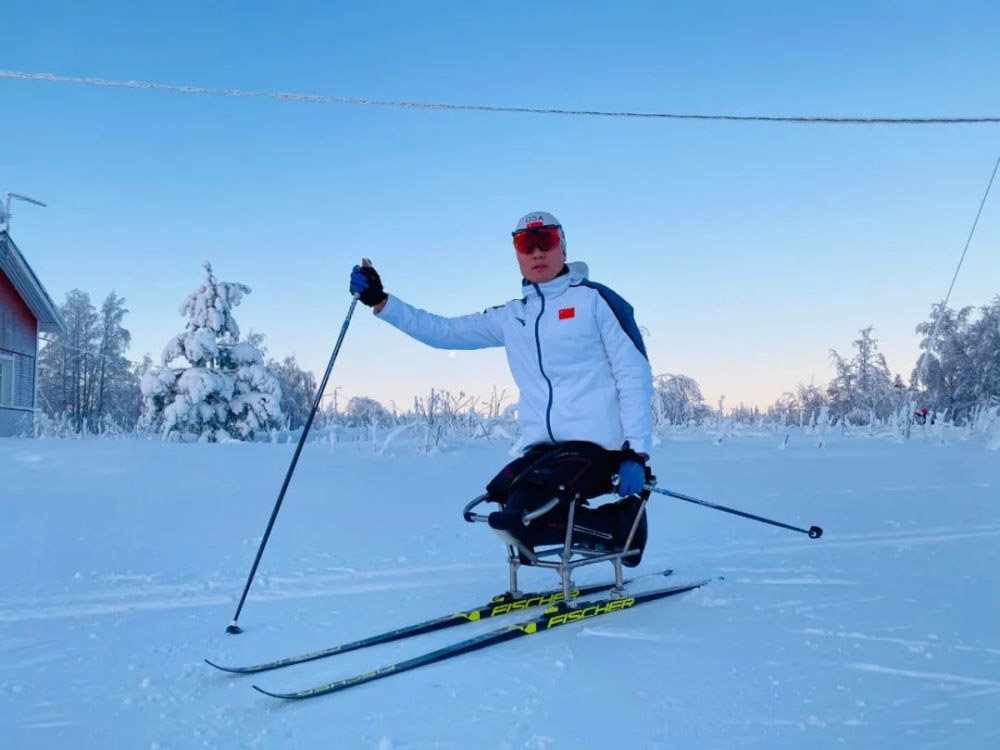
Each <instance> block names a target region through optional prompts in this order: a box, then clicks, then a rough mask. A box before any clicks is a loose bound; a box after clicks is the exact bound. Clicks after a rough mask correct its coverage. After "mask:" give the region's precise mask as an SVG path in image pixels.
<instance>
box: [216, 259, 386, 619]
mask: <svg viewBox="0 0 1000 750" xmlns="http://www.w3.org/2000/svg"><path fill="white" fill-rule="evenodd" d="M362 263H363V264H364V265H369V262H368V260H367V259H365V260H363V261H362ZM360 297H361V295H360V294H355V295H354V299H352V300H351V306H350V307H349V308H348V310H347V317H346V318H344V325H342V326H341V328H340V336H338V337H337V345H336V346H334V347H333V354H331V355H330V362H329V364H327V366H326V372H325V373H324V374H323V382H322V383H320V384H319V389H318V390H317V391H316V398H315V399H314V400H313V405H312V411H311V412H309V418H308V419H307V420H306V423H305V426H304V427H303V428H302V436H301V437H300V438H299V444H298V445H297V446H296V447H295V453H294V454H293V455H292V463H291V464H290V465H289V466H288V473H287V474H285V481H284V482H283V483H282V485H281V491H280V492H279V493H278V499H277V501H276V502H275V503H274V510H272V511H271V518H270V520H268V522H267V529H266V530H265V531H264V538H263V539H261V542H260V547H259V548H258V549H257V556H256V557H255V558H254V561H253V566H252V567H251V568H250V575H249V576H247V582H246V585H245V586H244V587H243V595H242V596H241V597H240V603H239V604H238V605H237V607H236V614H235V615H233V621H232V622H231V623H229V625H228V626H227V627H226V632H227V633H232V634H234V635H235V634H236V633H242V632H243V629H242V628H241V627H240V626H239V625H237V624H236V621H237V620H239V619H240V612H242V611H243V604H244V603H245V602H246V600H247V593H248V592H249V591H250V584H251V583H252V582H253V578H254V576H255V575H256V574H257V566H258V565H260V558H261V556H262V555H263V554H264V547H265V546H267V540H268V539H269V538H270V536H271V529H272V528H274V519H276V518H277V517H278V511H279V510H280V509H281V503H282V501H283V500H284V499H285V490H287V489H288V483H289V482H290V481H291V480H292V474H293V473H294V471H295V465H296V464H297V463H298V462H299V454H300V453H302V446H303V445H305V442H306V436H307V435H308V434H309V428H310V427H312V423H313V418H314V417H315V416H316V412H317V410H318V409H319V403H320V401H321V400H322V399H323V391H325V390H326V383H327V381H328V380H329V379H330V372H331V371H332V370H333V363H334V362H336V361H337V354H338V353H339V352H340V345H341V344H342V343H344V334H346V333H347V327H348V326H349V325H350V324H351V317H352V316H353V315H354V308H355V307H356V306H357V304H358V300H359V299H360Z"/></svg>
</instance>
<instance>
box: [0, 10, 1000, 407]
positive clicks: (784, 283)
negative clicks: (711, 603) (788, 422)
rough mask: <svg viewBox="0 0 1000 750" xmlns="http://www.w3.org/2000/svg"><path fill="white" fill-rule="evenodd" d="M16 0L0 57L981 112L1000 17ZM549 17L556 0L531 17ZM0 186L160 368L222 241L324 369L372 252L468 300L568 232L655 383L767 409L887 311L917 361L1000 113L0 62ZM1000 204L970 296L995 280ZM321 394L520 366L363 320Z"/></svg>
mask: <svg viewBox="0 0 1000 750" xmlns="http://www.w3.org/2000/svg"><path fill="white" fill-rule="evenodd" d="M144 5H146V4H137V3H124V2H120V3H119V2H87V3H75V2H63V3H48V2H33V3H20V4H14V3H13V2H9V1H8V2H5V3H4V6H5V7H4V9H3V11H2V13H0V17H2V23H3V29H4V33H3V35H4V42H3V46H2V48H0V68H5V69H10V70H22V71H44V72H51V73H58V74H63V75H77V76H99V77H104V78H108V79H137V80H148V81H154V82H159V83H171V84H191V85H197V86H205V87H222V88H241V89H254V90H264V91H293V92H300V93H318V94H329V95H336V96H361V97H371V98H383V99H409V100H427V101H441V102H454V103H468V104H495V105H505V106H529V107H564V108H588V109H610V110H617V109H629V110H651V111H672V112H705V113H720V112H728V113H741V114H753V113H763V114H815V115H884V116H906V115H996V114H998V113H1000V102H998V100H997V97H996V94H995V92H996V85H995V84H996V81H997V80H1000V55H997V54H996V36H995V29H996V28H997V24H998V22H1000V6H997V5H996V4H995V3H989V2H978V3H962V2H958V3H949V4H947V5H943V4H940V3H913V2H906V3H904V2H896V3H870V2H865V3H837V4H823V5H822V6H821V4H818V3H816V4H804V3H798V2H769V3H746V2H691V3H665V2H648V3H627V2H626V3H616V4H609V3H547V4H538V3H517V2H514V3H503V4H497V3H489V4H487V3H444V2H430V3H420V4H415V3H364V4H357V5H353V6H348V5H347V4H336V3H294V2H291V3H281V4H277V3H267V4H265V3H253V4H250V3H236V2H218V3H211V4H206V3H200V2H174V3H170V4H165V3H164V4H158V5H157V6H156V7H153V6H152V4H149V6H148V7H142V6H144ZM539 6H541V7H539ZM0 107H2V111H3V117H2V119H0V191H2V192H5V191H7V190H13V191H17V192H22V193H26V194H28V195H32V196H34V197H37V198H39V199H41V200H44V201H46V202H47V203H48V204H49V208H47V209H36V208H34V207H30V206H24V205H17V204H15V218H14V222H13V226H12V229H13V235H14V238H15V240H16V241H17V242H18V244H19V245H20V247H21V248H22V250H24V252H25V254H26V255H27V256H28V258H29V260H30V262H31V263H32V264H33V266H34V267H35V270H36V271H37V272H38V273H39V275H40V276H41V278H42V279H43V281H44V283H45V284H46V285H47V287H48V288H49V291H50V292H51V293H52V295H53V296H54V297H55V298H56V299H57V301H61V300H62V298H63V296H64V294H65V293H66V292H67V291H68V290H70V289H72V288H74V287H76V288H80V289H83V290H85V291H88V292H90V294H91V295H92V297H94V298H95V301H99V300H100V299H101V298H103V297H104V295H106V294H107V293H108V292H109V291H111V290H112V289H113V290H115V291H116V292H117V293H119V294H121V295H123V296H125V297H126V298H127V300H128V306H129V308H130V310H131V314H130V315H129V317H128V318H127V323H128V325H129V327H130V329H131V331H132V334H133V340H134V346H133V349H132V351H131V352H130V356H131V357H132V358H133V359H139V358H141V356H142V354H143V353H144V352H147V351H148V352H152V353H153V354H154V356H156V357H158V356H159V352H160V350H161V349H162V347H163V346H164V344H166V342H167V340H168V339H169V338H170V337H171V336H172V335H173V334H175V333H176V332H177V331H179V330H180V329H181V328H182V327H183V320H182V319H181V318H180V317H179V315H178V314H177V308H178V306H179V304H180V302H181V300H182V299H183V297H184V296H185V295H186V294H187V293H188V292H189V291H191V290H192V289H193V288H194V287H195V286H197V284H198V283H200V281H201V274H202V271H201V269H200V264H201V262H202V261H203V260H206V259H210V260H211V261H212V263H213V264H214V266H215V268H216V270H217V272H218V275H219V276H220V277H221V278H224V279H227V280H233V281H242V282H244V283H246V284H249V285H250V286H251V287H252V289H253V293H252V294H251V295H250V296H249V297H248V298H247V300H246V301H245V302H244V304H243V306H242V307H241V308H240V309H239V314H238V318H237V319H238V320H239V322H240V324H241V326H242V327H243V328H244V330H248V329H251V328H252V329H254V330H257V331H261V332H263V333H265V334H266V335H267V341H268V345H269V347H270V350H271V354H272V355H277V356H284V355H286V354H290V353H294V354H296V356H297V357H298V359H299V361H300V362H301V363H302V364H304V365H305V366H307V367H309V368H310V369H313V370H314V371H316V372H317V374H319V373H321V372H322V369H323V367H324V366H325V364H326V360H327V358H328V356H329V352H330V350H331V348H332V345H333V342H334V340H335V338H336V334H337V333H338V331H339V327H340V323H341V321H342V320H343V316H344V313H345V312H346V309H347V305H348V303H349V298H348V294H347V292H346V278H347V272H348V271H349V270H350V267H351V266H352V265H353V264H354V263H355V262H357V259H358V258H359V257H361V256H362V255H365V256H370V257H371V258H372V259H373V260H374V262H375V265H376V267H377V268H378V269H379V271H380V272H381V273H382V276H383V279H384V281H385V285H386V288H387V289H388V290H389V291H390V292H392V293H395V294H398V295H399V296H400V297H402V298H403V299H405V300H407V301H409V302H412V303H413V304H416V305H418V306H422V307H426V308H429V309H432V310H434V311H436V312H440V313H444V314H461V313H466V312H471V311H475V310H480V309H483V308H484V307H487V306H489V305H493V304H498V303H502V302H504V301H505V300H507V299H510V298H512V297H515V296H518V294H519V277H518V275H517V271H516V263H515V260H514V258H513V257H512V256H513V251H512V249H511V247H510V243H509V232H510V229H511V227H512V225H513V222H514V221H515V220H516V218H517V217H518V216H519V215H520V214H522V213H524V212H526V211H529V210H535V209H543V210H548V211H551V212H553V213H555V214H556V215H557V216H558V217H559V218H560V219H561V220H562V222H563V223H564V225H565V227H566V233H567V238H568V244H569V254H570V258H571V259H579V260H585V261H587V262H588V264H589V265H590V268H591V277H592V278H594V279H595V280H598V281H601V282H603V283H605V284H607V285H609V286H611V287H612V288H614V289H616V290H617V291H619V292H620V293H621V294H622V295H623V296H625V297H626V298H627V299H629V300H630V301H631V302H632V303H633V305H634V306H635V308H636V315H637V319H638V321H639V323H640V324H641V325H643V326H644V327H645V328H647V329H648V331H649V338H648V341H647V345H648V349H649V351H650V359H651V362H652V364H653V369H654V371H655V372H657V373H662V372H682V373H685V374H687V375H690V376H692V377H694V378H695V379H696V380H697V381H698V382H699V383H700V385H701V386H702V390H703V391H704V393H705V395H706V397H707V398H708V399H709V400H710V401H711V402H713V403H714V402H715V401H716V400H717V398H718V397H719V396H720V395H722V394H725V396H726V403H727V405H733V404H735V403H738V402H740V401H744V402H747V403H758V404H760V405H765V404H767V403H770V402H771V401H773V400H774V398H776V397H777V396H778V395H779V394H780V393H781V392H782V391H783V390H786V389H790V388H791V387H793V386H794V385H795V383H796V382H798V381H799V380H803V381H806V382H808V381H809V380H810V379H811V378H815V380H816V381H817V382H825V381H826V380H827V379H828V377H829V375H830V368H829V361H828V356H827V355H828V350H829V349H830V348H831V347H835V348H837V349H839V350H841V351H844V350H846V349H848V348H849V346H850V342H851V340H852V339H853V338H854V335H855V334H856V332H857V330H858V329H859V328H861V327H863V326H867V325H874V326H875V327H876V329H877V335H878V336H879V337H880V339H881V341H882V348H883V351H884V352H885V353H886V355H887V357H888V360H889V365H890V367H891V368H892V369H893V371H900V372H903V374H904V376H907V375H908V373H909V370H910V367H911V366H912V363H913V360H914V357H915V355H916V345H917V339H916V336H915V334H914V332H913V327H914V326H915V325H916V324H917V323H918V322H919V321H921V320H922V319H924V318H925V317H926V316H927V314H928V312H929V309H930V305H931V303H932V302H933V301H935V300H939V299H940V298H941V297H942V296H943V295H944V293H945V291H946V290H947V286H948V283H949V281H950V279H951V274H952V272H953V271H954V267H955V263H956V262H957V259H958V256H959V254H960V252H961V248H962V245H963V243H964V242H965V238H966V235H967V233H968V230H969V226H970V224H971V221H972V219H973V216H974V214H975V210H976V208H977V206H978V203H979V200H980V198H981V196H982V191H983V189H984V188H985V185H986V181H987V179H988V177H989V173H990V170H991V169H992V166H993V163H994V161H995V159H996V157H997V153H998V152H1000V126H952V127H829V126H793V125H763V124H727V123H696V122H662V121H632V120H622V119H584V118H566V117H552V116H535V115H510V114H482V113H470V112H426V111H411V110H400V109H385V108H376V107H347V106H338V105H314V104H298V103H281V102H273V101H263V100H243V99H230V98H218V97H208V96H193V95H180V94H171V93H165V92H146V91H131V90H117V89H99V88H89V87H81V86H73V85H67V84H53V83H40V82H27V81H17V80H5V79H0ZM998 240H1000V199H998V198H997V196H996V195H994V196H993V198H992V199H991V201H990V203H989V204H988V205H987V207H986V210H985V212H984V214H983V218H982V220H981V225H980V228H979V231H978V234H977V236H976V239H975V241H974V243H973V245H972V248H971V249H970V251H969V256H968V258H967V260H966V264H965V267H964V269H963V271H962V275H961V276H960V278H959V281H958V284H957V286H956V289H955V292H954V294H953V298H952V303H953V305H965V304H982V303H985V302H987V301H988V300H989V299H990V298H991V297H992V296H993V295H995V294H997V293H998V292H1000V288H998V287H1000V284H998V282H997V280H998V279H1000V253H998V252H997V243H998ZM333 380H334V384H335V385H339V386H341V387H342V393H343V394H344V395H345V396H351V395H370V396H374V397H376V398H379V399H382V400H385V401H388V400H390V399H395V400H397V401H398V402H399V403H400V405H402V404H407V403H409V401H410V400H411V399H412V397H413V395H414V394H418V393H420V394H422V393H426V391H427V390H429V389H430V388H431V387H432V386H433V387H438V388H441V387H444V388H449V389H452V390H454V391H458V390H465V391H468V392H473V393H479V394H482V395H484V396H485V395H486V394H487V393H488V391H489V390H490V388H491V387H492V385H494V384H496V385H498V386H500V387H501V388H504V387H505V388H507V389H508V393H512V392H513V391H512V386H511V381H510V378H509V375H508V373H507V369H506V364H505V362H504V359H503V356H502V352H500V351H499V350H491V351H485V352H461V353H458V354H457V355H454V356H451V355H449V353H447V352H440V351H434V350H430V349H426V348H424V347H422V346H421V345H419V344H417V343H416V342H412V341H410V340H408V339H405V338H404V337H403V336H402V335H401V334H399V333H398V332H396V331H395V330H393V329H391V328H390V327H389V326H386V325H383V324H380V323H378V322H377V321H375V320H372V319H371V317H370V315H369V314H368V312H367V310H359V314H358V315H357V316H356V318H355V321H354V323H353V324H352V328H351V330H350V332H349V334H348V338H347V342H346V343H345V346H344V349H343V350H342V354H341V359H340V361H339V362H338V365H337V369H336V370H335V373H334V378H333Z"/></svg>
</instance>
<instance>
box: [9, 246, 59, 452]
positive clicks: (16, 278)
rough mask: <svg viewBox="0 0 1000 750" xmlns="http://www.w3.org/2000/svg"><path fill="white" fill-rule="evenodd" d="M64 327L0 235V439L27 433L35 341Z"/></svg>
mask: <svg viewBox="0 0 1000 750" xmlns="http://www.w3.org/2000/svg"><path fill="white" fill-rule="evenodd" d="M65 330H66V323H65V322H64V321H63V318H62V315H60V313H59V309H58V308H57V307H56V306H55V304H53V302H52V299H51V297H49V294H48V292H46V291H45V287H43V286H42V284H41V282H40V281H39V280H38V277H37V276H35V272H34V271H32V270H31V266H29V265H28V262H27V261H26V260H25V259H24V256H23V255H22V254H21V251H20V250H18V248H17V245H15V244H14V241H13V240H12V239H11V238H10V235H9V234H8V233H7V232H6V231H0V437H4V436H9V435H20V434H23V433H25V432H27V431H28V430H30V428H31V423H32V416H33V414H34V411H35V408H36V405H37V398H38V397H37V391H38V368H37V361H38V335H39V333H57V332H65Z"/></svg>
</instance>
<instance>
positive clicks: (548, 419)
mask: <svg viewBox="0 0 1000 750" xmlns="http://www.w3.org/2000/svg"><path fill="white" fill-rule="evenodd" d="M532 286H534V287H535V291H536V292H538V298H539V299H540V300H541V301H542V309H541V310H539V311H538V317H537V318H535V348H536V349H537V350H538V370H539V372H541V373H542V377H543V378H545V382H546V383H547V384H548V386H549V403H548V406H547V407H546V408H545V429H546V430H548V433H549V439H550V440H551V441H552V442H553V443H554V442H556V438H555V435H553V434H552V399H553V394H552V381H551V380H549V376H548V375H546V374H545V368H544V367H542V340H541V338H540V337H539V335H538V326H539V324H540V323H541V322H542V314H543V313H544V312H545V295H544V294H542V290H541V289H540V288H539V286H538V284H532Z"/></svg>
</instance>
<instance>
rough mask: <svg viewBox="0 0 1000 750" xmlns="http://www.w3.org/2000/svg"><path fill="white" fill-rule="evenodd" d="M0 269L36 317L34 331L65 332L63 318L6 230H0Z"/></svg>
mask: <svg viewBox="0 0 1000 750" xmlns="http://www.w3.org/2000/svg"><path fill="white" fill-rule="evenodd" d="M0 271H3V273H4V275H5V276H6V277H7V278H8V279H10V283H11V284H12V285H13V286H14V289H16V290H17V293H18V294H19V295H21V299H23V300H24V304H26V305H27V306H28V309H29V310H31V314H32V315H34V316H35V317H36V318H37V319H38V330H40V331H42V332H43V333H65V332H66V321H65V320H63V316H62V313H60V312H59V308H58V307H56V306H55V303H53V302H52V298H51V297H49V293H48V292H46V291H45V287H43V286H42V282H40V281H39V280H38V277H37V276H35V272H34V271H32V270H31V266H29V265H28V261H26V260H25V259H24V256H23V255H21V251H20V250H18V249H17V245H15V244H14V240H12V239H11V238H10V235H9V234H7V232H6V230H5V231H0Z"/></svg>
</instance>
